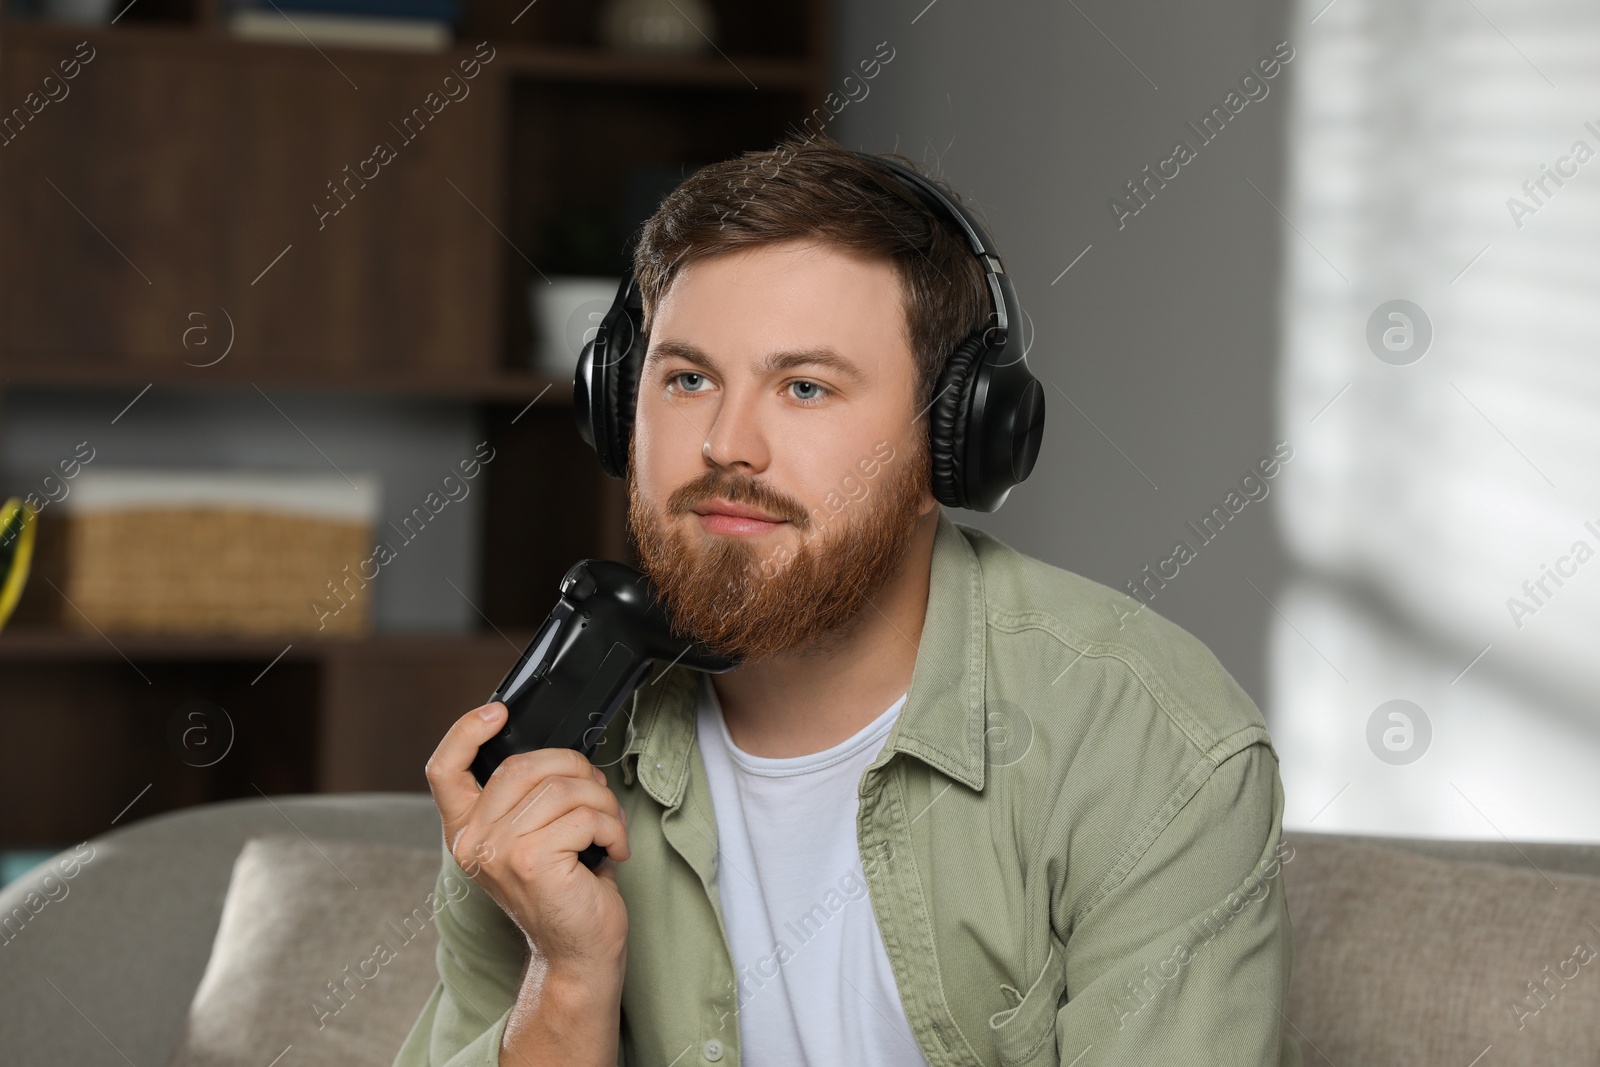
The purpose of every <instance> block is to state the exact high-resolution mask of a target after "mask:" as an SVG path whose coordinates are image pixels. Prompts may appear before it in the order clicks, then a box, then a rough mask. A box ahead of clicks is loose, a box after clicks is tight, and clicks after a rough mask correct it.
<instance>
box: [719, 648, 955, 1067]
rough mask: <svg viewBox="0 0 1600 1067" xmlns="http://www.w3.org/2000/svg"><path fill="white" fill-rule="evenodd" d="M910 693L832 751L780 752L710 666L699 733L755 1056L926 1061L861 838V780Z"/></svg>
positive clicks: (760, 1064)
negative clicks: (732, 726) (758, 739)
mask: <svg viewBox="0 0 1600 1067" xmlns="http://www.w3.org/2000/svg"><path fill="white" fill-rule="evenodd" d="M904 704H905V697H904V696H901V698H900V699H899V700H897V701H895V702H894V703H893V704H892V705H890V707H889V708H888V710H886V711H885V712H884V713H883V714H882V715H879V716H878V717H877V718H876V719H874V720H873V721H872V722H871V723H869V724H868V725H867V726H866V727H865V728H864V729H862V730H861V731H860V732H859V733H857V734H856V735H855V736H854V737H851V738H849V739H847V740H844V741H841V742H840V743H839V744H837V745H835V746H833V747H832V748H830V749H827V750H826V751H823V752H815V753H812V754H811V755H807V756H794V757H790V758H785V759H772V758H767V757H762V756H752V755H750V754H749V753H747V752H745V751H743V750H742V749H740V748H738V747H737V746H735V745H734V743H733V739H732V738H731V737H730V736H729V735H728V727H727V724H726V723H725V722H724V721H723V718H722V706H721V704H720V703H719V702H718V700H717V695H716V689H715V688H714V687H713V685H712V683H711V676H710V675H701V679H700V698H699V703H698V709H697V729H696V739H697V743H698V745H699V747H700V757H701V760H702V761H703V762H704V764H705V768H706V778H707V780H708V781H709V783H710V786H711V801H712V807H713V809H714V810H715V812H716V820H717V839H718V845H719V855H718V858H717V889H718V892H719V895H720V897H721V902H722V913H723V920H724V924H725V925H726V927H727V930H728V941H729V948H730V950H731V951H732V953H733V969H734V980H735V981H736V982H737V983H738V1017H739V1044H740V1047H741V1050H742V1052H743V1055H742V1057H741V1061H742V1063H743V1064H744V1065H745V1067H837V1065H839V1064H847V1063H870V1064H873V1065H875V1067H927V1060H926V1059H924V1058H923V1055H922V1050H921V1049H920V1048H918V1047H917V1042H916V1038H915V1037H914V1036H913V1035H912V1032H911V1025H910V1023H909V1022H907V1020H906V1015H905V1009H904V1008H903V1007H902V1006H901V1004H900V995H899V989H898V987H897V985H896V983H895V977H894V971H893V969H892V968H891V966H890V964H889V957H888V954H887V953H886V952H885V951H884V948H883V938H882V936H881V935H880V934H879V932H878V921H877V918H876V917H875V916H874V915H873V912H872V901H871V899H870V898H869V896H868V893H867V880H866V875H865V872H864V871H863V870H862V860H861V854H860V849H859V847H858V846H857V843H856V809H857V804H858V797H857V796H856V789H857V787H858V786H859V784H860V781H861V775H862V773H863V772H864V771H865V770H866V769H867V765H868V764H870V763H871V762H872V761H873V759H874V758H875V757H876V756H877V755H878V752H879V750H880V749H882V748H883V744H884V742H885V741H886V740H888V737H889V728H890V727H891V726H893V725H894V719H895V716H896V715H898V714H899V713H900V708H901V706H902V705H904Z"/></svg>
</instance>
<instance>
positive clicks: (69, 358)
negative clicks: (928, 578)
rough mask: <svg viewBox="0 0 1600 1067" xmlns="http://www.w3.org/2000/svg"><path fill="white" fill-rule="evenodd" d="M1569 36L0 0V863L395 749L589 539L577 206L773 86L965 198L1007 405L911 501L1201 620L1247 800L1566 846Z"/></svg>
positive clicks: (700, 159) (1594, 757) (1593, 498)
mask: <svg viewBox="0 0 1600 1067" xmlns="http://www.w3.org/2000/svg"><path fill="white" fill-rule="evenodd" d="M1597 45H1600V11H1597V10H1596V9H1594V8H1593V7H1592V6H1580V5H1578V4H1576V3H1571V2H1566V0H1550V2H1547V3H1541V4H1535V5H1516V4H1511V3H1509V2H1506V0H1494V2H1486V0H1466V2H1462V0H1449V2H1444V0H1437V2H1436V0H1407V2H1402V3H1390V4H1380V3H1378V2H1376V0H1333V2H1331V3H1330V2H1328V0H1311V2H1309V3H1298V2H1293V0H1291V2H1288V3H1279V2H1268V0H1215V2H1208V3H1204V4H1178V3H1156V4H1146V5H1138V6H1128V5H1115V4H1108V3H1104V2H1095V3H1089V2H1087V0H1084V2H1082V3H1079V2H1073V0H1068V3H1066V4H1064V5H1061V4H1046V3H1007V4H998V5H976V4H972V3H969V2H963V0H933V2H932V3H925V2H924V0H912V2H911V3H898V2H897V3H878V2H874V3H866V2H864V0H775V2H772V3H767V4H761V5H745V4H737V3H733V2H731V0H606V2H587V3H586V2H579V0H537V2H530V0H292V2H291V0H266V2H264V3H257V2H255V0H238V2H234V0H132V2H129V0H109V3H108V2H107V0H7V6H6V7H5V9H4V13H3V17H0V106H3V113H0V498H4V497H7V496H14V497H17V498H21V499H24V500H26V501H27V502H28V503H29V504H30V505H31V506H32V507H33V509H34V510H35V511H36V512H37V516H38V521H37V523H36V524H35V526H34V534H35V535H36V536H35V537H34V538H33V543H32V546H31V547H32V553H31V555H32V566H31V574H30V577H29V580H28V583H27V585H26V587H25V589H24V590H23V591H22V594H21V598H20V600H19V601H18V602H17V604H16V609H15V613H14V614H13V616H12V618H11V619H10V621H9V623H8V624H7V626H6V628H5V630H4V632H3V633H0V710H3V715H4V726H5V730H4V741H3V743H0V850H3V851H4V857H5V865H4V867H3V868H0V881H4V880H5V879H7V878H11V877H15V875H16V873H17V872H19V871H21V870H23V869H26V867H27V866H28V865H29V864H30V863H33V862H37V861H38V860H39V859H41V858H43V857H45V856H48V855H52V854H54V853H55V852H56V851H58V850H60V849H63V848H65V847H68V845H69V844H70V843H72V842H77V841H80V840H83V839H85V838H88V837H92V836H94V835H96V834H98V833H101V832H103V831H105V830H107V829H109V828H111V827H112V826H114V825H121V824H123V823H125V822H127V821H131V820H134V819H139V818H145V817H148V816H150V815H153V814H156V813H159V812H163V811H170V810H175V809H178V808H182V807H187V806H191V805H196V804H202V803H206V802H209V801H214V800H221V799H226V798H231V797H252V796H257V795H277V794H283V793H308V792H346V791H367V790H403V791H416V792H425V791H426V783H425V781H424V779H423V773H422V768H423V764H424V762H425V761H426V759H427V757H428V755H429V753H431V751H432V749H433V747H434V745H435V744H436V743H437V740H438V737H439V736H440V734H441V733H442V732H443V730H444V729H445V727H446V726H447V725H448V724H449V723H450V722H451V721H453V720H454V719H455V718H456V717H457V716H459V715H460V714H461V713H462V712H463V711H465V710H467V709H468V708H471V707H473V706H475V705H476V704H478V703H481V702H482V701H483V700H484V699H486V698H487V697H488V695H489V694H490V692H491V691H492V690H493V688H494V685H495V683H496V682H498V681H499V679H500V677H501V675H502V674H503V673H504V672H505V670H506V669H507V668H508V667H509V665H510V664H511V662H512V661H513V660H514V659H515V658H516V656H517V654H518V653H519V652H520V651H521V649H522V647H523V646H524V644H525V643H526V642H527V641H528V640H529V639H530V638H531V636H532V630H533V628H534V627H535V626H536V625H537V624H538V623H539V622H540V621H542V619H543V617H544V615H545V614H546V613H547V612H548V610H549V608H550V606H551V604H552V603H553V600H554V595H555V591H556V585H557V582H558V580H559V578H560V576H561V574H562V573H563V572H564V571H565V570H566V569H567V567H568V566H569V565H570V564H571V563H572V562H574V561H575V560H577V559H579V558H582V557H585V556H603V557H610V558H616V559H627V558H628V552H627V546H626V543H625V540H624V536H623V515H624V503H625V498H624V495H623V488H622V483H621V482H618V481H612V480H610V479H607V478H605V477H604V476H603V475H602V474H601V472H600V470H599V468H598V465H597V464H596V462H595V460H594V456H593V454H592V452H591V451H590V450H589V449H588V448H587V446H585V445H584V444H583V443H582V441H581V440H580V438H579V437H578V434H577V431H576V428H575V425H574V422H573V418H572V408H571V375H572V369H573V366H574V364H575V361H576V353H577V350H578V348H579V347H580V346H581V344H582V342H583V340H584V335H585V331H586V330H591V329H592V328H593V326H594V323H595V316H596V315H597V313H598V312H599V311H600V310H603V309H604V308H605V307H606V306H607V305H608V304H609V301H610V298H611V295H612V293H613V292H614V291H615V288H616V284H617V280H618V276H619V273H620V271H621V270H622V269H623V267H624V265H625V263H626V262H627V259H626V254H627V249H628V247H629V241H630V239H631V237H632V235H633V233H634V231H635V230H636V229H637V227H638V225H639V223H640V222H642V221H643V219H644V218H646V217H647V216H648V215H649V214H650V212H651V211H652V210H653V208H654V206H655V204H656V203H657V202H658V200H659V199H660V197H661V196H662V195H663V194H664V193H665V192H666V191H668V190H670V189H671V188H672V187H673V186H674V185H675V184H676V183H677V182H679V181H680V180H682V178H683V177H684V176H686V175H687V174H689V173H691V172H692V171H693V170H694V169H695V168H697V167H699V166H702V165H704V164H706V163H708V162H711V161H713V160H717V159H722V158H726V157H727V156H730V155H734V154H736V153H739V152H741V151H745V150H750V149H765V148H769V147H771V146H772V145H773V144H774V143H775V142H776V141H777V140H778V139H779V138H780V137H782V136H783V135H785V134H786V133H791V132H794V131H797V130H804V131H807V132H812V133H816V132H821V131H825V132H826V133H827V135H828V136H830V137H833V138H834V139H836V140H838V141H840V142H841V143H843V144H846V145H848V146H850V147H856V148H865V149H870V150H875V151H888V150H895V151H899V152H901V153H904V154H905V155H907V156H910V157H911V158H912V159H914V160H916V161H918V162H919V163H920V164H921V165H922V166H923V167H924V168H925V169H926V170H928V171H929V172H931V173H933V174H936V175H938V176H939V177H941V178H944V179H946V180H948V181H949V182H951V183H952V184H953V185H954V187H955V188H956V189H957V190H958V191H959V192H960V193H962V194H963V196H964V198H965V199H966V200H967V201H968V202H969V203H972V204H974V205H975V206H976V207H977V208H978V209H979V211H980V212H981V213H982V215H983V216H984V217H985V218H986V219H987V220H988V222H989V225H990V227H991V229H992V231H993V233H994V235H995V237H996V240H997V242H998V244H999V246H1000V248H1001V250H1002V252H1003V253H1004V255H1005V265H1006V268H1007V270H1008V271H1009V272H1010V273H1011V275H1012V276H1013V278H1014V279H1015V282H1016V286H1017V289H1018V293H1019V295H1020V297H1021V300H1022V303H1023V305H1024V308H1025V309H1026V311H1027V318H1028V321H1027V323H1026V324H1025V329H1026V331H1027V335H1028V336H1029V338H1030V340H1031V348H1030V350H1029V354H1028V359H1029V364H1030V366H1031V367H1032V369H1033V371H1034V373H1035V374H1036V375H1037V376H1038V377H1039V378H1040V379H1041V380H1042V381H1043V382H1044V383H1045V385H1046V393H1047V397H1048V406H1049V413H1050V414H1049V420H1048V423H1047V428H1046V433H1045V438H1044V445H1043V451H1042V453H1041V456H1040V459H1039V463H1038V466H1037V468H1036V469H1035V471H1034V474H1033V476H1032V478H1031V479H1030V480H1029V481H1028V482H1026V483H1024V484H1023V485H1021V486H1020V487H1018V488H1017V489H1016V490H1014V491H1013V493H1012V494H1011V496H1010V498H1009V500H1008V501H1007V502H1006V504H1005V505H1004V507H1003V508H1002V509H1001V510H999V511H998V512H995V513H993V514H974V513H968V512H953V513H952V517H953V518H955V519H956V520H957V521H960V522H964V523H969V524H972V525H975V526H978V527H981V528H983V529H985V530H988V531H990V532H991V533H993V534H994V535H995V536H997V537H999V538H1000V539H1002V540H1004V541H1006V542H1007V543H1009V544H1011V545H1012V546H1014V547H1016V548H1017V549H1019V550H1021V551H1023V552H1026V553H1028V554H1030V555H1033V556H1037V557H1038V558H1041V559H1043V560H1046V561H1048V562H1051V563H1053V564H1056V565H1059V566H1062V567H1066V568H1068V569H1070V570H1073V571H1076V572H1078V573H1081V574H1084V575H1087V576H1089V577H1091V578H1094V579H1096V580H1098V581H1100V582H1103V583H1105V584H1107V585H1109V586H1112V587H1113V588H1117V589H1119V590H1123V591H1125V592H1127V593H1128V594H1129V597H1130V599H1129V601H1128V610H1130V611H1132V610H1152V611H1155V612H1158V613H1160V614H1162V615H1164V616H1166V617H1168V618H1171V619H1172V620H1174V621H1176V622H1177V623H1179V624H1180V625H1182V626H1183V627H1185V628H1186V629H1188V630H1190V631H1191V632H1193V633H1194V634H1196V635H1197V636H1198V637H1199V638H1200V639H1201V640H1202V641H1204V642H1205V643H1206V644H1207V645H1208V646H1209V647H1210V648H1211V649H1212V650H1213V651H1214V652H1215V653H1216V655H1217V657H1218V658H1219V660H1220V661H1221V662H1222V663H1223V665H1224V666H1225V667H1226V668H1227V669H1228V670H1229V671H1230V672H1231V673H1232V674H1233V676H1234V677H1235V678H1236V679H1237V680H1238V681H1239V683H1240V684H1241V685H1242V686H1243V687H1244V688H1245V690H1246V691H1248V692H1249V693H1250V695H1251V696H1252V697H1253V698H1254V699H1255V700H1256V702H1257V703H1258V704H1259V706H1260V707H1261V709H1262V711H1263V713H1264V714H1265V716H1266V718H1267V720H1268V725H1269V727H1270V728H1271V731H1272V734H1273V737H1274V742H1275V745H1276V747H1277V750H1278V753H1279V756H1280V759H1281V766H1282V775H1283V781H1284V788H1285V794H1286V803H1287V810H1286V814H1285V819H1284V822H1285V825H1286V826H1289V827H1292V828H1300V829H1309V830H1320V831H1328V832H1350V833H1366V834H1385V835H1402V836H1405V835H1409V836H1429V837H1441V838H1474V839H1493V840H1499V839H1502V838H1504V839H1509V840H1513V841H1529V840H1561V841H1600V793H1597V791H1596V790H1595V789H1594V785H1593V783H1594V781H1595V778H1596V774H1597V772H1600V708H1597V701H1596V693H1597V692H1600V657H1597V656H1596V655H1595V649H1596V644H1597V642H1596V638H1597V637H1600V562H1593V560H1594V559H1595V557H1596V554H1597V552H1600V494H1597V493H1596V486H1595V481H1596V478H1597V476H1600V474H1597V472H1600V464H1597V462H1596V460H1597V459H1600V449H1597V445H1600V363H1597V360H1596V358H1595V357H1596V350H1595V340H1594V327H1595V325H1596V320H1597V312H1596V307H1597V304H1596V300H1595V296H1596V291H1597V287H1600V266H1597V264H1600V259H1597V257H1596V256H1595V255H1594V253H1593V248H1594V244H1595V241H1596V238H1597V237H1600V162H1593V163H1591V161H1592V160H1593V159H1594V157H1595V154H1596V152H1600V68H1597V67H1596V66H1595V65H1594V63H1593V56H1594V55H1595V50H1596V47H1597ZM1585 353H1588V355H1585ZM14 540H15V539H14ZM16 547H17V546H16V545H15V544H13V545H12V546H10V549H9V550H10V551H13V552H15V550H16ZM4 551H7V549H6V548H0V552H4ZM1141 605H1144V607H1143V608H1141Z"/></svg>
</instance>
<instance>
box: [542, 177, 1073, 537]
mask: <svg viewBox="0 0 1600 1067" xmlns="http://www.w3.org/2000/svg"><path fill="white" fill-rule="evenodd" d="M855 154H856V155H858V156H861V157H862V158H864V159H869V160H872V161H873V162H874V163H877V164H879V165H880V166H883V167H887V168H888V169H889V170H890V171H892V172H893V173H894V174H895V176H896V177H898V178H899V179H900V180H901V181H902V182H903V183H904V184H905V185H907V186H908V187H909V188H910V189H911V191H912V192H914V193H917V194H919V195H920V196H921V197H922V198H923V199H924V200H925V201H926V202H927V203H928V205H929V206H930V207H931V208H933V209H934V211H936V212H939V213H942V214H944V215H946V216H947V217H949V218H950V219H951V220H953V221H954V222H955V223H956V225H958V226H959V227H960V228H961V230H962V232H963V233H965V234H966V237H967V243H968V244H969V245H971V247H972V254H973V255H975V256H977V257H978V263H979V264H980V265H981V266H982V267H983V272H984V275H985V276H986V277H987V279H988V284H989V299H990V305H991V308H992V311H991V314H990V324H989V325H988V326H987V327H985V328H984V329H983V331H982V332H977V331H974V332H973V333H972V334H970V335H969V336H968V337H967V338H966V340H964V341H962V342H961V344H960V345H958V346H957V347H956V349H955V351H954V352H952V353H950V355H949V356H948V357H947V358H946V359H945V362H944V369H943V370H942V371H941V372H940V375H939V381H938V383H937V386H936V388H935V392H934V397H933V402H932V404H931V405H930V409H931V413H930V415H929V419H928V438H929V451H930V456H931V459H932V468H933V475H932V481H933V487H932V488H933V495H934V498H935V499H936V500H938V501H939V503H941V504H944V505H946V506H948V507H955V508H968V509H970V510H973V511H994V510H995V509H996V508H998V507H999V506H1000V505H1001V504H1003V503H1004V502H1005V499H1006V496H1007V494H1009V493H1010V492H1011V489H1012V487H1013V486H1015V485H1017V484H1018V483H1019V482H1021V481H1023V480H1024V479H1025V478H1027V477H1028V475H1029V474H1030V473H1032V471H1033V464H1034V461H1035V460H1036V459H1037V458H1038V456H1039V441H1040V438H1041V437H1042V436H1043V434H1044V389H1043V388H1042V387H1041V386H1040V385H1039V381H1038V379H1036V378H1035V377H1034V376H1033V374H1032V373H1030V372H1029V370H1028V363H1027V355H1026V350H1025V348H1024V346H1023V343H1022V337H1021V334H1022V330H1021V323H1020V312H1021V308H1020V306H1019V305H1018V303H1017V293H1016V289H1015V288H1014V287H1013V286H1012V284H1011V278H1010V276H1009V275H1007V274H1006V272H1005V266H1004V265H1003V264H1002V262H1001V260H1000V255H999V253H997V252H996V251H995V250H994V242H993V240H991V239H990V237H989V234H988V231H987V230H985V229H984V227H983V224H982V223H981V222H979V221H978V218H977V216H976V215H974V214H973V213H972V212H971V211H969V210H968V209H967V207H966V206H965V205H963V204H958V203H954V202H952V201H951V200H950V199H949V198H948V197H946V196H945V195H944V193H942V192H940V191H939V189H938V188H937V187H936V186H934V185H933V183H931V182H929V181H928V180H927V179H926V178H924V177H923V176H922V175H920V174H918V173H916V172H915V171H913V170H911V169H910V168H908V167H905V166H903V165H901V164H899V163H897V162H895V161H893V160H889V159H883V158H881V157H879V156H874V155H871V154H869V153H866V152H856V153H855ZM643 323H644V306H643V303H642V298H641V296H640V292H639V283H638V281H637V279H636V278H635V277H634V276H633V273H632V272H631V271H630V272H628V273H627V274H626V275H625V276H624V277H623V279H622V284H621V285H620V286H619V287H618V288H617V295H616V298H615V300H614V301H613V302H612V304H611V310H609V311H608V312H606V314H605V316H604V317H603V318H602V319H601V322H600V326H599V328H598V329H597V330H596V331H595V336H594V338H593V339H591V340H590V341H588V342H587V343H586V344H585V345H584V347H583V352H582V354H581V355H580V356H579V357H578V369H577V373H576V375H575V376H574V379H573V383H572V387H573V398H572V399H573V414H574V415H575V417H576V418H577V420H578V433H579V434H580V435H581V436H582V437H583V439H584V440H585V441H586V442H588V443H589V444H590V445H591V446H592V447H593V448H594V450H595V452H596V453H597V454H598V455H599V457H600V466H601V468H602V469H603V470H604V471H605V472H606V473H607V474H609V475H610V476H611V477H613V478H622V477H624V476H626V473H627V465H628V438H629V436H630V435H631V434H632V433H633V417H634V410H635V405H636V403H637V400H638V390H639V373H640V368H641V366H642V364H643V362H644V354H645V348H646V344H644V343H641V341H640V339H641V338H642V337H643V336H644V329H643Z"/></svg>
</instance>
